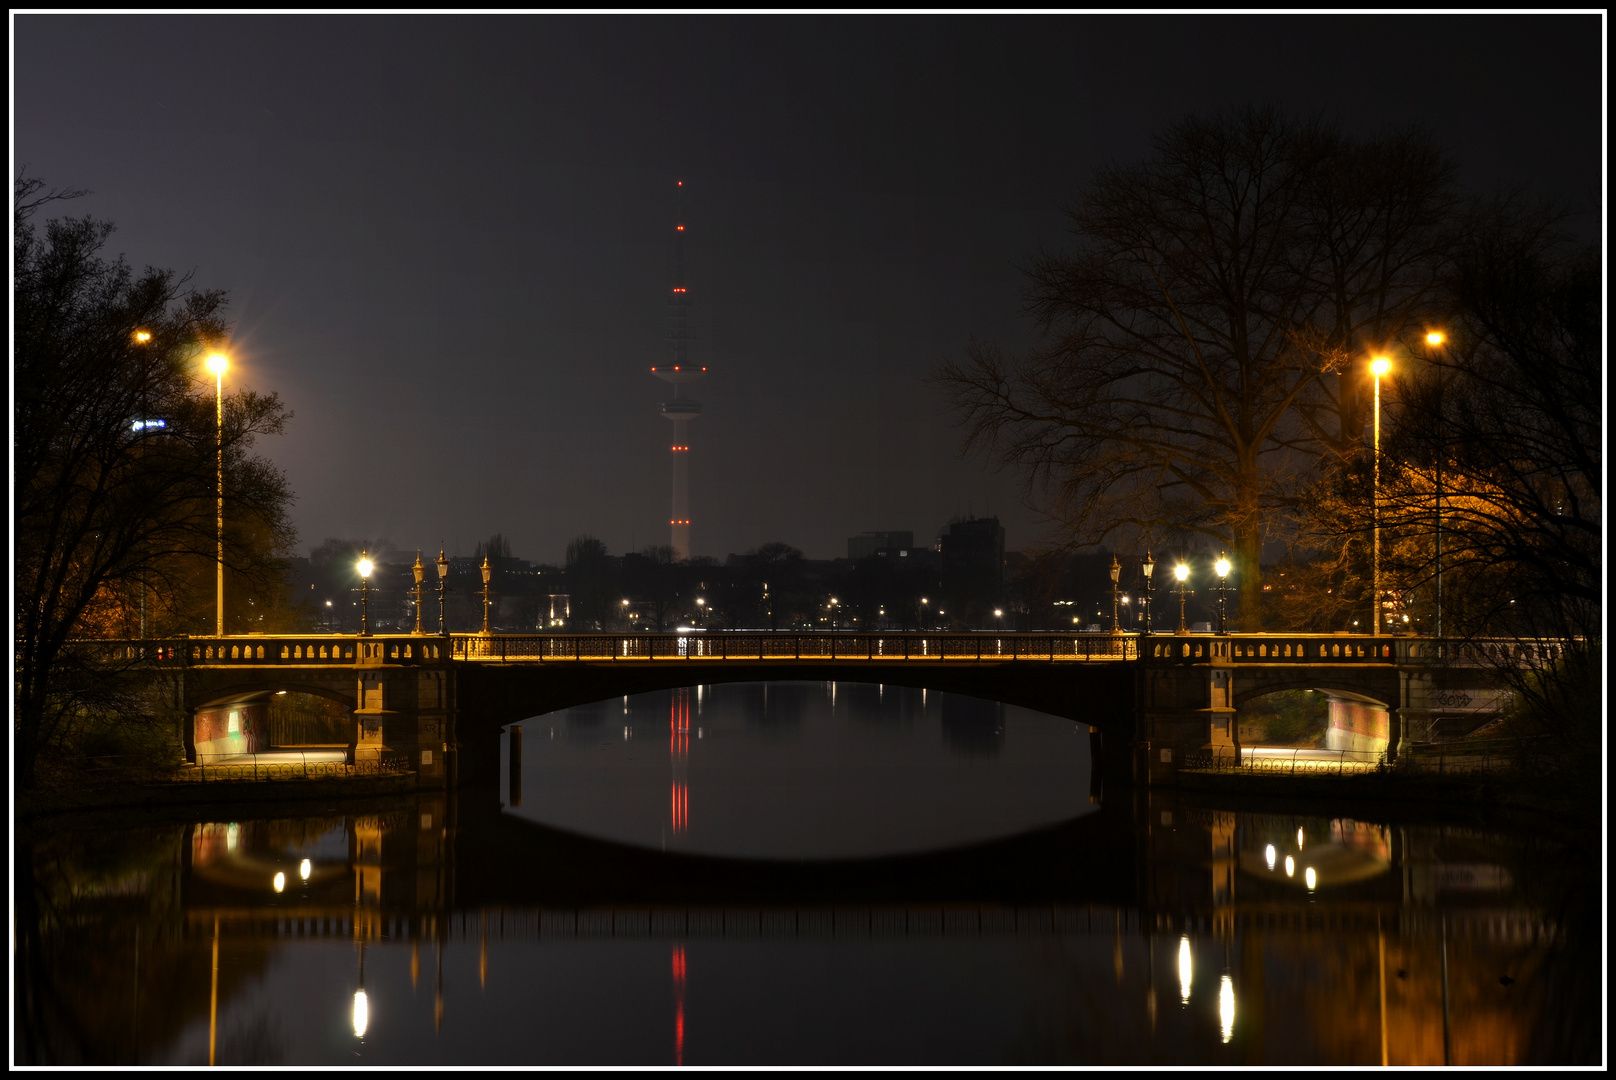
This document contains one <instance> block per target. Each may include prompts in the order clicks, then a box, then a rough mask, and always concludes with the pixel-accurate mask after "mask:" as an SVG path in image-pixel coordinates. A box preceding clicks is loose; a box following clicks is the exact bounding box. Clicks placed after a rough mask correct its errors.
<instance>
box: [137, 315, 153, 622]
mask: <svg viewBox="0 0 1616 1080" xmlns="http://www.w3.org/2000/svg"><path fill="white" fill-rule="evenodd" d="M135 344H136V345H139V346H140V347H141V349H140V353H141V356H140V417H139V419H137V420H136V421H135V427H136V429H137V430H139V431H140V432H141V433H142V434H144V433H145V432H146V430H147V429H148V426H149V425H148V424H147V420H148V419H149V417H148V416H147V415H146V414H147V413H148V412H149V411H150V410H149V409H148V408H147V406H146V383H147V382H148V381H149V379H150V376H151V363H150V360H151V331H150V330H136V331H135ZM141 453H142V457H144V455H145V452H144V451H142V452H141ZM140 640H141V641H145V640H146V568H145V567H144V566H142V567H141V568H140Z"/></svg>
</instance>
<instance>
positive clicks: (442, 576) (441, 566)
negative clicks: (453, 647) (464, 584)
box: [438, 548, 449, 637]
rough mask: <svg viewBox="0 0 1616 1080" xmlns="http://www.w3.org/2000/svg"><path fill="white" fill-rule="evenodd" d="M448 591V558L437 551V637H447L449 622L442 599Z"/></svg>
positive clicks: (439, 550) (441, 551)
mask: <svg viewBox="0 0 1616 1080" xmlns="http://www.w3.org/2000/svg"><path fill="white" fill-rule="evenodd" d="M448 591H449V557H448V556H447V555H445V554H444V553H443V549H442V548H439V549H438V636H439V637H448V636H449V620H448V618H447V617H446V615H445V613H444V608H443V598H444V597H445V596H446V595H447V594H448Z"/></svg>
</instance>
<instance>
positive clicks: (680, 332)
mask: <svg viewBox="0 0 1616 1080" xmlns="http://www.w3.org/2000/svg"><path fill="white" fill-rule="evenodd" d="M684 189H685V182H684V181H683V180H681V181H679V195H680V201H679V209H678V213H677V215H676V220H675V222H674V227H673V261H674V268H673V288H672V291H671V292H670V293H669V295H668V322H669V338H668V340H669V342H670V343H671V344H672V345H673V360H672V362H671V363H666V364H658V365H657V366H655V367H653V368H652V369H651V374H653V375H655V376H656V377H657V378H659V379H661V380H663V381H664V382H668V383H671V384H673V399H672V400H671V401H664V402H663V403H662V406H661V411H662V415H663V416H665V417H667V418H668V419H669V420H672V421H673V516H672V517H671V518H669V520H668V527H669V537H668V544H669V546H670V547H672V548H673V553H674V558H676V559H681V560H683V559H688V558H690V468H689V455H690V443H689V436H688V434H687V430H686V429H687V425H688V424H689V423H690V421H692V420H694V419H695V418H696V417H698V416H700V415H701V405H700V403H699V402H695V401H691V400H690V399H689V398H685V397H681V396H680V395H681V394H682V393H683V391H684V387H685V386H687V385H689V384H690V383H693V382H695V381H696V380H697V379H699V378H701V377H702V376H703V375H705V374H706V373H707V369H706V368H704V367H700V366H697V365H693V364H691V362H690V343H691V341H692V339H693V336H694V335H693V334H692V333H691V329H690V286H689V282H688V281H687V279H686V277H685V225H684V199H683V196H684Z"/></svg>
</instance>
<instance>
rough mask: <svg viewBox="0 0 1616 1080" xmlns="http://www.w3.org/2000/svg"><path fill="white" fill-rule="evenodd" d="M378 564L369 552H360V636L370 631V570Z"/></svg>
mask: <svg viewBox="0 0 1616 1080" xmlns="http://www.w3.org/2000/svg"><path fill="white" fill-rule="evenodd" d="M375 568H376V564H375V563H373V562H371V561H370V555H369V554H368V553H367V552H363V551H361V552H360V553H359V636H360V637H365V636H366V635H368V634H369V633H370V572H371V571H372V570H374V569H375Z"/></svg>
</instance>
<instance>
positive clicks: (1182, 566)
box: [1173, 563, 1190, 634]
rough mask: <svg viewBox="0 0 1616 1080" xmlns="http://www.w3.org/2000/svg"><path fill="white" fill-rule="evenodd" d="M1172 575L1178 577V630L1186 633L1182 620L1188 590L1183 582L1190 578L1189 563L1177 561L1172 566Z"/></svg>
mask: <svg viewBox="0 0 1616 1080" xmlns="http://www.w3.org/2000/svg"><path fill="white" fill-rule="evenodd" d="M1173 576H1174V577H1175V578H1177V579H1178V632H1179V633H1180V634H1187V633H1189V632H1190V631H1189V627H1188V626H1187V625H1186V624H1185V622H1184V598H1185V597H1186V596H1188V595H1189V590H1187V589H1185V588H1184V583H1185V582H1186V581H1188V580H1189V579H1190V567H1189V564H1188V563H1179V564H1178V565H1177V566H1175V567H1173Z"/></svg>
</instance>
